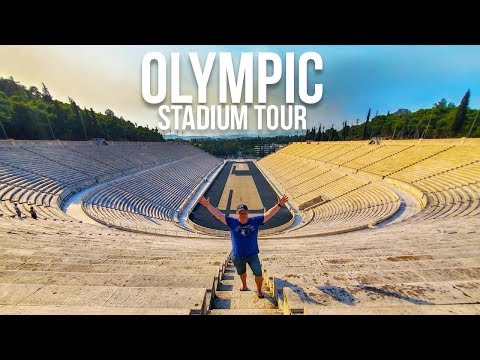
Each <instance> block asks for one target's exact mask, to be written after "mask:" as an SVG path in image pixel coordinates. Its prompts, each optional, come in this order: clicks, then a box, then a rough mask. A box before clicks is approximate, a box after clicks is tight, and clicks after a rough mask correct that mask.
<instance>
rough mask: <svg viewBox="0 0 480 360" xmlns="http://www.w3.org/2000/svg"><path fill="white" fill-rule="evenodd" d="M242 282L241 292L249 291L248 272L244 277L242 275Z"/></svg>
mask: <svg viewBox="0 0 480 360" xmlns="http://www.w3.org/2000/svg"><path fill="white" fill-rule="evenodd" d="M240 280H242V287H241V288H240V290H241V291H243V290H247V272H246V271H245V272H244V273H243V274H242V275H240Z"/></svg>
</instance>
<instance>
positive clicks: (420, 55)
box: [0, 45, 480, 135]
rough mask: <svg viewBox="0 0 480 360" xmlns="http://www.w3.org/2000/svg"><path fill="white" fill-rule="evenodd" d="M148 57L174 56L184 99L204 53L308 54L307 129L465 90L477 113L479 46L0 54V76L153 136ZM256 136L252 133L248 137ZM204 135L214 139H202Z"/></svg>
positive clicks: (56, 49)
mask: <svg viewBox="0 0 480 360" xmlns="http://www.w3.org/2000/svg"><path fill="white" fill-rule="evenodd" d="M149 51H159V52H162V53H163V54H164V55H165V56H166V58H167V59H169V55H170V53H171V52H173V51H176V52H180V53H181V55H180V56H181V57H182V59H185V61H184V62H183V64H182V73H181V89H182V91H185V93H191V94H195V86H196V83H195V81H194V79H193V76H192V75H191V73H192V72H191V70H190V68H189V63H188V61H187V60H188V53H189V52H198V53H199V55H200V58H201V59H202V60H204V59H205V58H206V54H207V53H208V52H216V53H219V52H232V56H233V58H234V59H235V60H238V59H239V54H240V53H241V52H253V53H254V56H255V55H256V53H258V52H275V53H277V54H278V55H279V56H280V57H281V58H282V59H284V56H285V53H286V52H294V53H295V54H296V58H297V59H298V57H299V56H300V54H301V53H303V52H306V51H315V52H317V53H319V54H320V55H321V57H322V59H323V70H322V71H321V72H319V73H317V74H316V75H315V79H317V80H318V81H319V82H321V83H322V84H323V97H322V99H321V100H320V102H319V103H317V104H315V105H311V106H308V107H307V125H308V127H309V128H310V127H312V126H318V124H319V123H320V122H321V123H322V124H323V125H326V127H330V126H331V125H332V124H333V125H334V127H335V128H337V129H338V128H340V127H341V124H342V122H343V121H345V120H346V121H348V123H349V124H352V123H354V122H355V121H356V119H359V120H360V122H363V121H365V118H366V114H367V112H368V109H369V108H371V109H372V114H375V112H376V111H377V110H378V113H379V114H386V113H387V111H390V112H394V111H396V110H397V109H399V108H408V109H410V110H412V111H415V110H418V109H420V108H428V107H431V106H432V104H433V103H435V102H438V101H439V100H440V99H442V98H446V99H447V101H449V102H453V103H455V104H456V105H458V103H459V102H460V100H461V98H462V97H463V95H464V94H465V92H466V91H467V89H470V90H471V99H470V107H471V108H480V46H476V45H475V46H473V45H472V46H459V45H454V46H437V45H435V46H434V45H415V46H403V45H402V46H400V45H388V46H379V45H375V46H372V45H368V46H360V45H338V46H331V45H328V46H322V45H315V46H304V45H302V46H298V45H295V46H289V45H282V46H278V45H276V46H267V45H265V46H247V45H245V46H223V45H222V46H199V45H192V46H188V45H181V46H157V45H151V46H144V45H142V46H140V45H138V46H58V45H57V46H0V76H2V77H9V76H13V77H14V78H15V79H16V80H17V81H20V82H21V83H22V84H24V85H26V86H31V85H35V86H37V87H41V83H42V82H44V83H45V84H46V85H47V87H48V88H49V90H50V93H51V94H52V95H53V96H54V97H56V98H58V99H60V100H62V101H68V97H72V98H73V99H74V100H75V101H76V102H77V103H78V104H79V105H80V106H82V107H83V106H85V107H88V108H90V107H92V108H93V109H94V110H95V111H97V112H104V111H105V110H106V109H107V108H109V109H111V110H113V111H114V113H115V114H116V115H117V116H123V117H124V118H125V119H127V120H130V121H132V122H134V123H137V124H138V125H144V126H149V127H150V128H153V127H154V126H156V124H157V123H158V121H159V115H158V105H150V104H147V103H146V102H145V101H144V100H143V98H142V95H141V62H142V59H143V56H144V54H145V53H147V52H149ZM217 64H218V57H217V59H216V62H215V65H214V68H213V70H212V77H211V78H210V81H209V96H208V99H209V104H214V103H215V101H216V93H217V92H218V86H217V84H218V77H217V76H216V74H215V69H216V65H217ZM254 78H255V76H254ZM283 80H284V78H282V81H283ZM310 85H312V84H310ZM282 89H283V91H284V82H283V83H280V84H279V86H276V87H275V89H273V90H272V91H271V92H270V95H271V96H270V97H269V103H271V104H277V105H279V104H282V103H283V101H284V95H282V94H283V91H282ZM167 91H168V88H167ZM167 98H168V96H167ZM167 100H168V99H167ZM249 126H250V125H249ZM256 131H257V129H256V127H252V128H249V130H248V132H250V133H255V132H256ZM207 133H208V134H210V135H214V134H218V131H217V132H212V131H209V132H205V131H204V132H202V135H207ZM184 135H194V133H192V132H190V133H188V132H187V131H185V133H184Z"/></svg>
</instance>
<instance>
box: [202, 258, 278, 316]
mask: <svg viewBox="0 0 480 360" xmlns="http://www.w3.org/2000/svg"><path fill="white" fill-rule="evenodd" d="M219 280H220V281H219V282H218V283H217V286H216V289H215V291H214V292H213V293H214V298H213V301H212V302H211V308H210V310H208V312H207V315H283V311H282V310H280V309H278V306H277V302H276V300H275V298H274V296H273V292H272V290H271V289H270V288H269V287H268V286H267V285H266V284H265V280H264V283H263V288H262V290H263V295H264V298H259V297H258V296H257V293H256V288H257V287H256V284H255V277H254V276H253V274H252V272H251V270H250V268H249V267H248V265H247V287H248V290H246V291H240V287H241V286H242V282H241V280H240V277H239V276H238V275H237V272H236V270H235V266H233V263H232V260H231V259H230V256H229V257H228V258H227V261H226V262H225V265H224V266H223V271H221V272H220V279H219Z"/></svg>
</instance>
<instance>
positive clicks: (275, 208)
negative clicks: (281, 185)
mask: <svg viewBox="0 0 480 360" xmlns="http://www.w3.org/2000/svg"><path fill="white" fill-rule="evenodd" d="M287 201H288V196H287V195H286V194H283V196H282V197H281V198H279V199H278V201H277V203H276V204H275V205H273V207H271V208H270V209H268V210H267V211H266V212H265V214H263V223H264V224H265V223H266V222H267V221H268V220H270V219H271V218H272V217H273V216H274V215H275V214H276V213H277V212H278V210H280V207H281V206H283V205H284V204H285V203H286V202H287Z"/></svg>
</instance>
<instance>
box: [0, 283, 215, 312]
mask: <svg viewBox="0 0 480 360" xmlns="http://www.w3.org/2000/svg"><path fill="white" fill-rule="evenodd" d="M206 295H207V290H206V289H205V288H171V287H153V288H152V287H116V286H70V285H43V284H6V283H0V305H12V306H62V307H63V306H66V307H68V306H93V307H107V308H109V307H110V308H162V309H190V310H191V313H193V314H200V313H202V312H204V313H206V308H204V306H205V301H206Z"/></svg>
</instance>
